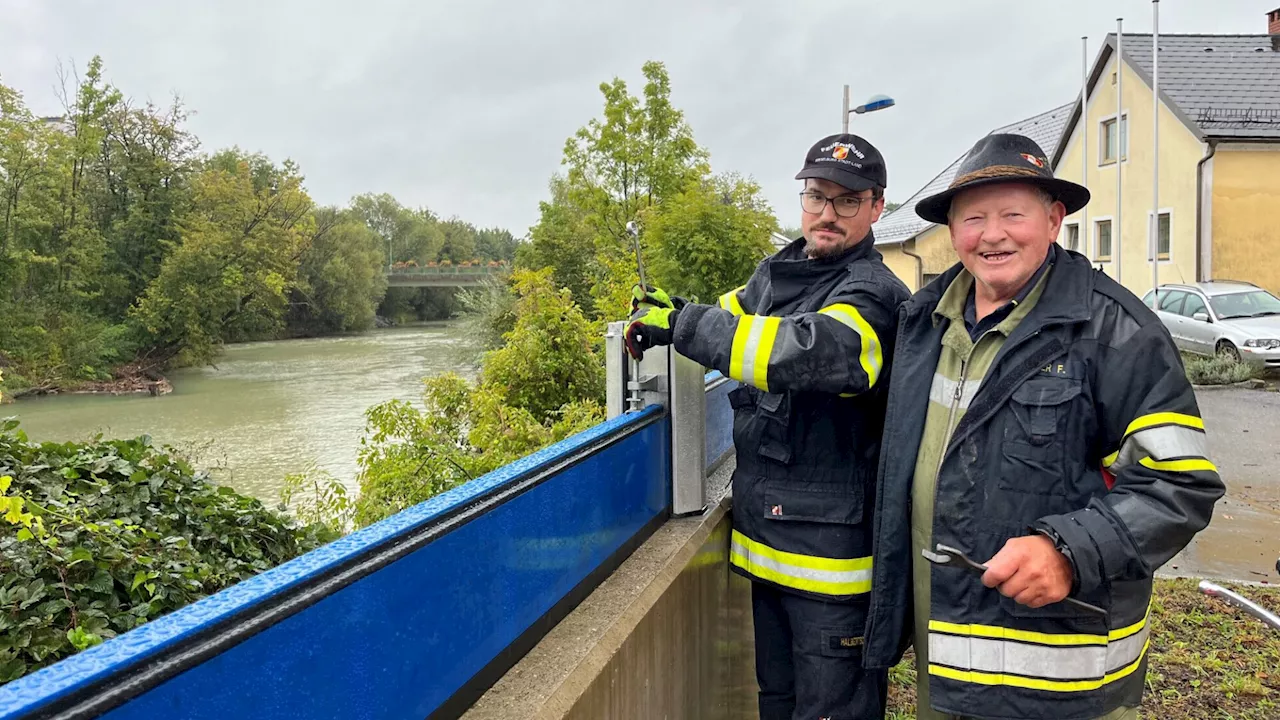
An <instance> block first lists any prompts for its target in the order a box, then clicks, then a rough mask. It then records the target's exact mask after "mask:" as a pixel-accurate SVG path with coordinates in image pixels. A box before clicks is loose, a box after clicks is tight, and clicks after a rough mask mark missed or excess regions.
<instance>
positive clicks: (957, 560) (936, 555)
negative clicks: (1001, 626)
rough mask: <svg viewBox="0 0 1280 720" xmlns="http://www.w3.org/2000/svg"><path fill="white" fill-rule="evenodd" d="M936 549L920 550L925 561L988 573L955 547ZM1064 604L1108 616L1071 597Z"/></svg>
mask: <svg viewBox="0 0 1280 720" xmlns="http://www.w3.org/2000/svg"><path fill="white" fill-rule="evenodd" d="M936 549H937V552H931V551H930V550H929V549H928V548H922V549H921V550H920V554H921V555H923V556H924V559H925V560H928V561H929V562H931V563H933V564H934V565H945V566H948V567H957V568H960V569H962V570H968V571H970V572H973V573H976V574H978V575H982V574H983V573H985V572H986V571H987V566H986V565H983V564H982V563H980V562H976V561H974V560H973V559H972V558H970V557H969V556H968V555H965V554H964V553H963V552H961V551H960V550H957V549H955V548H953V547H949V546H947V545H943V544H942V543H938V545H937V548H936ZM1062 602H1065V603H1067V604H1069V605H1073V606H1075V607H1077V608H1079V609H1081V610H1087V611H1089V612H1091V613H1097V614H1098V615H1104V616H1105V615H1106V614H1107V611H1106V610H1103V609H1102V608H1100V607H1098V606H1097V605H1090V604H1089V603H1087V602H1085V601H1083V600H1077V599H1075V598H1071V597H1069V598H1065V599H1064V600H1063V601H1062Z"/></svg>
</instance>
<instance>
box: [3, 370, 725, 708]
mask: <svg viewBox="0 0 1280 720" xmlns="http://www.w3.org/2000/svg"><path fill="white" fill-rule="evenodd" d="M645 367H646V368H647V369H648V370H649V371H651V374H649V375H644V376H639V377H634V378H631V379H628V378H625V377H622V376H619V375H618V374H617V373H611V374H610V383H611V384H618V383H622V382H626V383H628V384H629V385H632V384H633V385H634V387H630V388H628V391H629V392H631V393H633V394H640V395H642V397H637V398H634V399H635V400H636V401H637V402H636V403H635V404H637V405H641V406H642V407H638V408H637V409H634V410H631V411H628V412H623V413H621V414H618V415H617V416H615V417H612V418H610V419H609V420H607V421H606V422H604V423H602V424H600V425H597V426H596V427H593V428H591V429H589V430H587V431H584V432H582V433H579V434H578V435H575V436H573V437H571V438H569V439H567V440H564V441H563V442H560V443H558V444H556V445H553V446H551V447H548V448H546V449H544V450H542V451H539V452H537V453H534V454H532V455H530V456H528V457H526V458H523V459H522V460H520V461H517V462H515V463H513V464H511V465H508V466H505V467H503V468H500V469H498V470H496V471H494V472H492V473H490V474H488V475H485V476H483V477H480V478H477V479H475V480H473V481H471V482H468V483H466V484H464V485H462V486H460V487H457V488H454V489H453V490H450V491H448V492H446V493H443V494H441V495H439V496H437V497H435V498H432V499H431V500H428V501H426V502H424V503H421V504H419V505H417V506H414V507H412V508H410V509H408V510H405V511H403V512H401V513H398V514H397V515H395V516H393V517H390V518H387V519H386V520H383V521H381V522H379V523H377V524H375V525H372V526H369V527H367V528H363V529H361V530H359V531H357V532H355V533H352V534H351V535H348V536H346V537H344V538H341V539H339V540H337V541H335V542H333V543H331V544H329V545H326V546H324V547H322V548H320V549H318V550H315V551H313V552H310V553H307V554H306V555H303V556H302V557H299V558H296V559H294V560H292V561H290V562H288V563H285V564H284V565H281V566H279V567H277V568H274V569H272V570H269V571H267V572H265V573H263V574H261V575H258V576H256V577H253V578H251V579H249V580H246V581H244V582H241V583H238V584H236V585H234V586H232V587H230V588H227V589H226V590H223V591H222V592H219V593H216V594H214V595H212V596H209V597H207V598H205V599H203V600H200V601H198V602H196V603H193V604H192V605H188V606H187V607H184V608H182V609H180V610H178V611H175V612H173V613H171V614H169V615H166V616H164V617H161V618H158V619H156V620H153V621H151V622H149V623H147V624H146V625H143V626H142V627H139V628H137V629H135V630H132V631H130V632H127V633H124V634H122V635H120V636H119V637H116V638H113V639H111V640H108V641H107V642H105V643H103V644H101V645H98V646H96V647H93V648H90V649H88V650H86V651H84V652H81V653H79V654H77V655H74V656H72V657H70V658H67V659H66V660H63V661H61V662H59V663H56V664H54V665H52V666H50V667H47V668H44V669H42V670H40V671H38V672H36V673H33V674H31V675H29V676H27V677H24V678H21V679H19V680H16V681H14V682H11V683H9V684H8V685H5V686H3V687H0V720H18V719H22V720H36V719H37V718H39V719H41V720H44V719H46V718H59V719H66V720H70V719H79V718H96V717H108V718H111V719H112V720H132V719H134V718H137V719H139V720H142V719H143V718H146V719H148V720H149V719H151V718H184V720H227V719H228V718H240V717H246V718H247V717H252V718H259V719H264V720H275V719H276V718H280V719H281V720H283V719H284V718H290V719H294V718H331V717H351V718H406V719H408V718H413V719H414V720H420V719H421V718H424V717H431V718H444V717H456V716H457V715H459V714H461V712H462V711H463V710H465V709H466V708H467V707H468V706H469V705H470V704H471V703H472V702H474V700H475V699H476V698H477V697H479V696H480V694H482V693H483V692H484V690H485V689H486V688H487V687H489V686H490V685H491V684H492V683H493V682H494V681H495V680H496V679H497V678H498V677H499V676H501V674H502V673H503V672H505V671H506V670H507V669H508V668H509V667H511V665H513V664H514V663H515V662H516V661H517V660H519V658H520V657H521V656H522V655H523V654H524V653H526V652H527V651H528V649H529V648H531V647H532V646H533V645H534V644H535V643H536V642H537V641H538V639H540V638H541V637H542V636H543V635H544V634H545V633H546V632H547V631H548V630H550V628H551V627H553V626H554V625H555V623H557V622H558V621H559V620H560V619H561V618H563V617H564V615H566V614H567V613H568V612H569V611H570V610H572V609H573V607H574V606H576V605H577V604H578V603H579V602H580V601H581V600H582V599H583V598H584V597H586V595H587V594H589V593H590V592H591V591H592V589H594V588H595V587H596V586H597V585H598V584H599V583H600V582H601V581H602V580H603V579H604V578H605V577H607V576H608V574H609V573H611V572H612V571H613V570H614V569H615V568H616V567H617V566H618V565H619V564H620V563H621V562H622V561H623V560H624V559H625V558H626V557H627V556H628V555H629V554H630V553H631V551H632V550H633V549H634V548H635V547H637V546H638V545H639V544H640V543H642V542H643V541H644V540H645V539H646V538H647V537H648V536H649V535H650V534H651V533H652V532H653V531H654V530H655V529H656V528H657V527H658V526H659V525H661V524H662V523H663V522H664V521H665V520H666V519H667V518H668V517H670V516H671V515H672V514H673V509H677V508H680V507H681V504H680V503H676V504H675V505H674V506H673V498H682V500H681V503H683V504H684V506H685V507H684V511H685V512H693V511H696V510H698V509H700V506H698V507H695V505H697V504H698V503H700V502H701V500H699V499H698V498H700V497H702V496H701V495H700V494H699V495H696V496H695V494H694V492H695V491H694V489H693V488H691V487H690V486H689V485H688V483H689V482H691V481H692V477H693V476H694V475H695V474H696V476H697V481H698V488H697V493H701V488H702V486H701V482H702V479H703V476H704V475H705V472H704V471H705V470H706V469H707V468H709V467H713V466H714V465H715V464H718V463H719V462H720V460H722V459H723V457H724V456H725V455H726V453H727V452H728V451H729V450H730V449H731V443H732V440H731V437H730V433H731V427H729V426H731V411H730V410H728V401H727V398H726V397H725V394H726V393H727V392H728V389H729V388H730V387H731V386H732V385H733V383H732V382H731V381H728V380H726V379H724V378H721V377H719V374H718V373H712V374H710V375H704V374H703V372H702V368H700V367H698V366H696V365H695V364H692V363H690V362H689V361H687V360H685V359H683V358H679V357H678V356H670V357H668V356H665V355H660V354H658V353H654V354H653V356H652V357H648V358H646V365H645ZM664 374H669V375H680V376H681V377H675V378H670V377H663V375H664ZM690 377H694V380H693V381H692V382H691V381H690V380H689V378H690ZM681 386H683V387H684V388H685V390H684V391H683V392H675V391H674V390H673V389H678V388H680V387H681ZM691 387H694V388H696V390H697V392H696V393H690V392H688V389H689V388H691ZM610 394H611V396H612V395H614V394H615V393H613V392H612V391H611V393H610ZM694 398H696V400H695V399H694ZM695 407H696V410H695V409H693V408H695ZM691 414H692V419H691V418H690V415H691ZM726 419H727V420H728V426H726V425H725V423H726ZM707 421H709V423H708V424H709V425H710V426H711V427H710V430H709V431H708V432H705V433H704V432H703V423H704V422H707ZM677 427H679V428H680V430H681V432H682V433H685V434H693V433H696V435H692V436H689V437H684V438H681V437H675V438H673V437H672V435H673V429H674V428H677ZM691 441H692V442H691ZM677 448H679V449H680V450H679V452H678V454H680V455H683V456H685V457H684V458H683V462H682V461H681V459H680V458H676V457H673V450H674V449H677ZM694 448H696V451H695V450H694ZM690 458H693V459H694V460H695V461H696V465H697V467H696V472H695V471H694V470H693V469H692V468H691V467H690V465H691V464H692V463H691V462H690ZM682 465H683V469H681V466H682ZM681 482H684V483H685V485H684V486H682V485H681V484H680V483H681ZM677 514H678V513H677Z"/></svg>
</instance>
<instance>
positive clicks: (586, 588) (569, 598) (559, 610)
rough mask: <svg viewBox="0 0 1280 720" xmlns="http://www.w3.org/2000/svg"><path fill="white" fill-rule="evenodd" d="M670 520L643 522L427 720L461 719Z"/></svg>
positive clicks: (661, 515)
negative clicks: (640, 526) (637, 529)
mask: <svg viewBox="0 0 1280 720" xmlns="http://www.w3.org/2000/svg"><path fill="white" fill-rule="evenodd" d="M669 517H670V513H669V512H665V513H659V514H658V515H657V516H656V517H654V518H653V519H652V520H650V521H649V522H647V523H645V525H644V527H642V528H640V531H639V532H637V533H636V534H635V535H633V536H632V537H631V539H630V540H627V541H626V542H625V543H623V544H622V545H621V546H620V547H619V548H618V549H617V550H616V551H614V553H613V554H612V555H610V556H609V557H608V558H607V559H606V560H605V561H604V562H603V563H601V564H600V567H597V568H596V569H595V570H592V571H591V572H590V573H589V574H588V575H587V576H586V577H585V578H583V579H582V582H580V583H578V584H577V585H576V586H574V588H573V589H572V590H570V591H569V593H568V594H567V595H565V596H564V597H563V598H561V599H560V601H559V602H557V603H556V604H555V605H553V606H551V609H550V610H548V611H547V612H546V614H544V615H543V616H542V617H540V618H538V619H537V620H535V621H534V622H533V624H531V625H530V626H529V628H528V629H527V630H525V631H524V632H523V633H521V634H520V637H518V638H516V639H515V641H514V642H512V643H511V644H510V645H508V646H507V647H506V648H505V649H504V650H503V651H502V652H500V653H498V654H497V656H495V657H494V658H493V659H492V660H490V661H489V664H487V665H485V666H484V667H483V668H481V669H480V672H478V673H476V674H475V675H473V676H472V677H471V679H470V680H468V681H467V682H466V683H465V684H464V685H463V686H462V687H460V688H458V690H457V692H455V693H454V694H453V695H451V696H450V697H449V699H448V700H446V701H444V703H443V704H442V705H440V707H438V708H436V710H435V712H433V713H431V714H430V715H428V716H427V720H455V718H459V717H461V716H462V715H463V714H464V713H466V711H467V710H468V709H470V708H471V706H472V705H474V704H475V702H476V701H477V700H479V699H480V697H481V696H483V695H484V694H485V693H486V692H488V691H489V688H491V687H493V685H494V683H496V682H498V680H500V679H501V678H502V676H503V675H505V674H506V673H507V671H508V670H510V669H511V668H512V667H514V666H515V664H516V663H518V662H520V659H521V658H523V657H524V656H525V655H527V654H529V651H530V650H532V649H533V647H534V646H535V645H537V644H538V642H539V641H540V640H542V638H543V637H544V636H546V634H547V633H549V632H551V630H552V628H554V627H555V626H556V624H557V623H559V622H560V621H561V620H563V619H565V617H566V616H568V614H569V613H571V612H573V610H574V608H576V607H578V605H579V604H580V603H581V602H582V601H583V600H586V599H587V596H588V595H590V594H591V593H592V592H594V591H595V589H596V588H597V587H599V586H600V583H602V582H604V581H605V578H608V577H609V576H610V575H612V574H613V571H614V570H617V569H618V566H620V565H622V563H623V562H625V561H626V559H627V558H629V557H631V553H633V552H635V551H636V548H638V547H640V546H641V545H642V544H644V541H645V540H648V539H649V537H650V536H651V535H653V533H655V532H657V530H658V528H660V527H662V525H663V524H664V523H665V522H666V521H667V519H668V518H669Z"/></svg>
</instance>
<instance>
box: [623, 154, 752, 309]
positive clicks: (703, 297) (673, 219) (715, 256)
mask: <svg viewBox="0 0 1280 720" xmlns="http://www.w3.org/2000/svg"><path fill="white" fill-rule="evenodd" d="M776 229H777V225H776V220H775V219H774V217H773V213H772V212H770V211H769V209H768V207H767V206H766V205H765V204H764V201H763V200H762V199H761V198H760V187H759V186H758V185H756V184H755V183H753V182H750V181H747V180H743V179H741V178H737V177H734V176H725V177H720V178H716V179H714V180H713V181H704V182H699V183H697V184H694V185H691V186H690V187H689V188H688V189H686V190H685V191H684V192H683V193H680V194H679V195H677V196H675V197H673V198H671V199H670V200H668V201H667V202H665V203H663V204H662V205H659V206H658V207H656V208H655V209H654V210H653V211H652V212H650V213H649V214H648V215H647V216H646V222H645V236H646V240H647V244H648V246H649V248H651V250H650V256H651V257H652V258H653V261H652V263H651V265H650V271H651V272H652V274H653V276H654V278H655V282H656V283H657V284H658V285H660V286H661V287H663V288H665V289H666V290H668V291H669V292H672V293H677V294H681V295H685V296H687V297H693V298H697V299H698V300H700V301H701V302H715V299H716V298H717V297H719V296H720V294H722V293H724V292H726V291H728V290H731V289H733V288H735V287H737V286H739V285H741V284H743V283H744V282H746V281H747V278H749V277H750V276H751V273H752V272H753V271H754V270H755V268H756V265H757V264H758V263H759V262H760V260H762V259H764V258H765V257H767V256H768V255H769V254H770V253H771V252H773V246H772V245H771V244H770V242H769V236H770V233H772V232H774V231H775V230H776Z"/></svg>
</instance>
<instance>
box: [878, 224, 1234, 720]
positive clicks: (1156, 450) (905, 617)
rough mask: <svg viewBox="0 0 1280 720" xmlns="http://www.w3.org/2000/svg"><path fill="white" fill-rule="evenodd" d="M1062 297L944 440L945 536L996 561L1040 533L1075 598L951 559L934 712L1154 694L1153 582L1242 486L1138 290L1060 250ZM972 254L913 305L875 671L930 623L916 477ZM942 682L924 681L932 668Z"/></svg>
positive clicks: (896, 418) (1038, 714)
mask: <svg viewBox="0 0 1280 720" xmlns="http://www.w3.org/2000/svg"><path fill="white" fill-rule="evenodd" d="M1050 251H1051V252H1053V253H1056V257H1055V259H1054V267H1053V268H1052V269H1051V270H1050V275H1049V278H1048V280H1047V285H1046V287H1045V291H1044V294H1043V295H1042V296H1041V298H1040V300H1039V302H1038V303H1037V304H1036V306H1035V307H1034V308H1033V310H1032V311H1031V313H1030V314H1029V315H1028V316H1027V317H1026V318H1025V319H1024V320H1023V321H1022V322H1021V324H1019V326H1018V327H1017V329H1016V330H1015V331H1014V333H1013V334H1012V335H1011V336H1010V337H1009V338H1008V340H1007V341H1006V342H1005V344H1004V346H1003V348H1002V349H1001V351H1000V354H999V355H997V357H996V359H995V361H994V363H993V365H992V367H991V369H990V370H989V371H988V372H987V374H986V375H985V376H984V378H983V380H982V384H981V385H980V386H979V388H978V391H977V394H976V395H975V396H974V397H973V399H972V401H971V404H970V405H969V410H968V412H967V413H966V414H965V416H964V417H963V418H962V420H961V423H960V425H959V426H958V427H957V428H956V430H955V432H954V434H953V436H952V439H951V441H950V443H949V444H948V446H947V448H946V450H945V451H944V455H943V460H942V464H941V470H940V472H939V475H938V479H937V490H936V508H937V510H936V512H935V515H934V522H933V542H935V543H945V544H947V545H950V546H953V547H955V548H958V549H960V550H963V551H967V552H968V553H969V554H970V555H971V557H973V558H974V559H976V560H978V561H979V562H982V561H985V560H986V559H988V558H990V557H992V556H993V555H995V554H996V552H998V551H999V550H1000V549H1001V547H1003V545H1004V543H1005V541H1006V540H1008V539H1009V538H1012V537H1016V536H1022V535H1028V534H1031V533H1032V532H1035V531H1037V530H1041V531H1044V532H1046V533H1047V534H1049V535H1050V536H1051V537H1054V538H1056V539H1057V540H1058V541H1059V543H1060V545H1059V546H1060V548H1061V549H1063V550H1065V552H1066V554H1067V555H1068V557H1069V558H1070V559H1071V560H1072V563H1073V565H1074V568H1075V578H1076V580H1075V582H1076V587H1075V589H1074V591H1073V595H1074V596H1075V597H1078V598H1079V599H1081V600H1084V601H1086V602H1089V603H1092V604H1094V605H1097V606H1100V607H1102V608H1104V609H1105V610H1106V611H1107V614H1106V616H1105V617H1102V616H1098V615H1095V614H1090V613H1088V612H1084V611H1081V610H1077V609H1075V608H1074V607H1072V606H1070V605H1067V604H1065V603H1055V604H1053V605H1049V606H1046V607H1043V608H1040V609H1032V608H1030V607H1026V606H1023V605H1019V604H1017V603H1015V602H1014V601H1013V600H1011V599H1009V598H1006V597H1004V596H1002V595H1000V594H999V593H998V592H997V591H996V590H992V589H988V588H986V587H985V586H983V585H982V584H981V581H980V579H979V578H978V577H977V576H975V575H971V574H968V573H964V572H961V571H957V570H953V569H945V568H941V567H936V566H935V567H933V568H932V570H931V575H932V577H931V583H930V587H931V589H932V598H931V609H930V618H929V637H927V638H915V642H916V643H928V647H929V651H930V653H929V660H930V667H929V677H928V678H927V681H928V682H929V683H930V685H929V689H930V693H931V701H932V704H933V705H934V707H936V708H938V709H941V710H943V711H945V712H952V713H957V714H963V715H965V716H973V717H985V718H1042V717H1043V718H1064V719H1066V718H1093V717H1098V716H1101V715H1103V714H1105V713H1107V712H1110V711H1111V710H1113V709H1114V708H1116V707H1119V706H1122V705H1123V706H1136V705H1138V704H1139V702H1140V700H1141V695H1142V689H1143V679H1144V676H1145V674H1146V652H1147V643H1148V641H1147V637H1148V635H1149V628H1148V625H1147V616H1148V611H1149V607H1150V602H1151V591H1152V575H1153V573H1154V572H1155V570H1156V569H1157V568H1159V567H1160V566H1161V565H1163V564H1164V563H1165V562H1167V561H1168V560H1169V559H1170V558H1172V557H1173V556H1174V555H1175V554H1176V553H1177V552H1178V551H1179V550H1181V549H1182V548H1183V547H1184V546H1185V545H1186V544H1187V543H1188V542H1189V541H1190V540H1191V538H1192V536H1193V535H1195V534H1196V533H1197V532H1198V531H1200V530H1201V529H1202V528H1204V527H1205V526H1206V525H1207V524H1208V523H1209V519H1210V516H1211V514H1212V511H1213V505H1214V503H1215V502H1216V501H1217V499H1218V498H1219V497H1221V496H1222V494H1223V492H1224V488H1223V484H1222V480H1221V479H1220V478H1219V477H1218V473H1217V470H1216V468H1215V467H1214V465H1213V464H1212V463H1211V462H1210V461H1209V459H1208V457H1207V455H1208V450H1207V443H1206V439H1205V433H1204V424H1203V422H1202V421H1201V419H1200V412H1199V409H1198V407H1197V405H1196V398H1195V395H1194V394H1193V393H1192V389H1191V385H1190V383H1189V382H1188V380H1187V378H1186V375H1185V374H1184V371H1183V366H1182V361H1181V358H1180V357H1179V355H1178V351H1177V349H1176V347H1175V346H1174V344H1173V341H1172V339H1171V338H1170V336H1169V333H1168V332H1167V331H1166V329H1165V328H1164V326H1163V325H1162V324H1161V323H1160V321H1159V320H1158V319H1157V318H1156V316H1155V314H1154V313H1152V312H1151V311H1150V310H1149V309H1147V308H1146V307H1145V306H1144V305H1143V304H1142V303H1141V302H1140V301H1139V300H1138V299H1137V298H1135V297H1134V296H1133V295H1132V294H1131V293H1130V292H1129V291H1128V290H1126V289H1124V288H1123V287H1121V286H1119V285H1118V284H1117V283H1116V282H1115V281H1113V280H1111V279H1110V278H1109V277H1107V276H1106V275H1104V274H1102V273H1101V272H1097V271H1094V270H1093V269H1092V268H1091V267H1090V266H1089V263H1088V261H1087V260H1086V259H1085V258H1084V257H1083V256H1081V255H1079V254H1077V253H1073V252H1069V251H1066V250H1064V249H1062V248H1060V247H1058V246H1056V245H1055V246H1053V247H1052V248H1051V250H1050ZM959 270H960V266H958V265H957V266H956V267H953V268H952V269H951V270H949V271H948V272H947V273H946V274H944V275H942V276H941V277H940V278H938V279H937V280H935V281H934V282H933V283H931V284H930V285H929V286H928V287H926V288H925V289H924V290H922V291H921V292H920V293H918V294H917V295H916V296H915V297H914V298H913V299H912V300H911V302H909V303H907V304H906V305H904V306H903V307H902V309H901V312H900V318H899V330H898V339H897V344H896V348H897V350H896V355H895V363H894V365H893V373H892V384H891V387H890V389H889V397H890V400H889V404H888V408H887V414H886V418H885V431H884V444H883V450H882V455H881V459H880V477H879V483H878V495H877V505H878V508H879V513H878V515H877V518H876V528H875V555H874V557H875V572H874V585H873V595H872V607H871V610H870V614H869V618H868V624H867V635H866V648H865V662H866V663H867V665H868V666H870V667H889V666H891V665H892V664H893V663H895V662H896V661H897V660H898V658H899V657H900V656H901V653H902V651H903V650H904V648H905V646H906V644H907V642H908V640H909V637H908V635H909V633H910V632H911V631H910V627H911V624H912V623H911V612H912V610H911V608H912V601H911V558H910V556H909V554H910V549H911V534H910V522H911V509H910V506H909V503H910V498H911V480H912V476H913V471H914V468H915V465H916V454H917V449H918V447H919V443H920V436H921V431H922V429H923V424H924V421H925V414H926V412H927V403H928V402H929V397H928V395H929V394H928V393H927V392H920V388H921V387H922V386H923V385H927V384H928V381H927V378H929V377H930V376H931V375H932V374H933V372H934V367H935V366H936V364H937V360H938V356H939V352H940V345H941V338H942V334H943V332H944V331H945V330H946V323H947V321H946V320H945V319H943V320H939V321H937V322H936V323H935V320H934V316H933V311H934V308H935V307H936V306H937V304H938V301H939V299H940V298H941V297H942V294H943V292H944V291H945V289H946V288H947V286H948V284H949V283H950V282H951V281H952V280H953V279H955V277H956V275H957V274H958V273H959ZM922 681H924V679H922Z"/></svg>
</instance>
